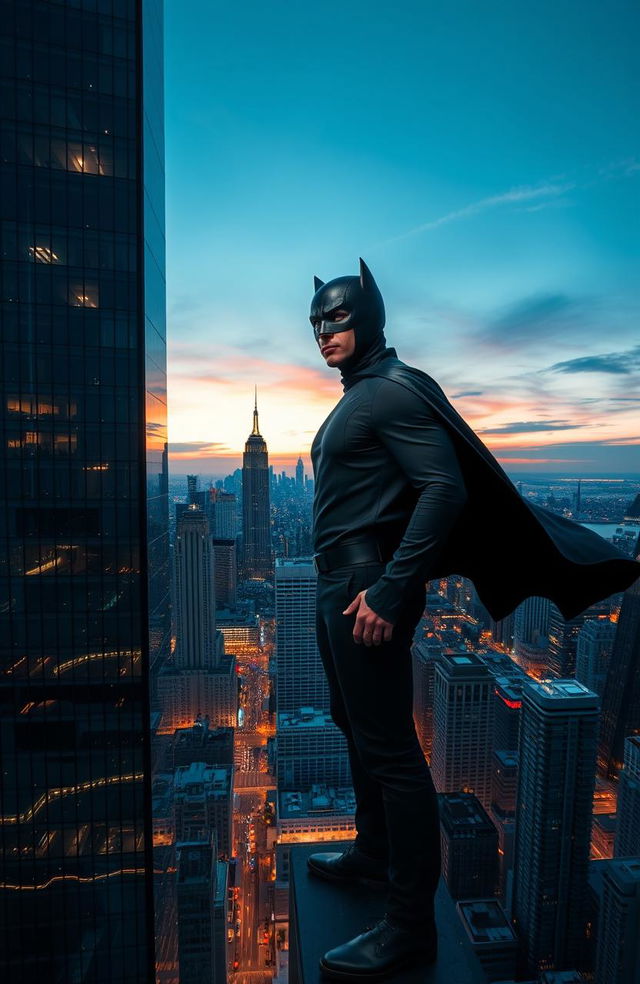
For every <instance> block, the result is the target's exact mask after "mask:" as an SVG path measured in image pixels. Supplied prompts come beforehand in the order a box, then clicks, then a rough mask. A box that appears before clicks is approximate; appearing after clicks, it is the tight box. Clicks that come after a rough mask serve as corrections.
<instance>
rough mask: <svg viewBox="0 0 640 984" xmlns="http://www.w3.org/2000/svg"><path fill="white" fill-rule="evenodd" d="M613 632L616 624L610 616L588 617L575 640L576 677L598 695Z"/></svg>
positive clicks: (607, 664)
mask: <svg viewBox="0 0 640 984" xmlns="http://www.w3.org/2000/svg"><path fill="white" fill-rule="evenodd" d="M615 634H616V624H615V622H612V621H611V619H610V618H606V617H605V618H590V619H587V621H586V622H585V623H584V625H583V626H582V628H581V629H580V631H579V632H578V636H577V640H576V677H577V679H578V680H579V681H580V683H584V685H585V687H588V689H589V690H595V692H596V693H597V694H599V695H600V696H602V694H603V691H604V682H605V680H606V678H607V668H608V666H609V661H610V659H611V650H612V649H613V640H614V638H615Z"/></svg>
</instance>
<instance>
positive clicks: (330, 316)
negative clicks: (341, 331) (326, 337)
mask: <svg viewBox="0 0 640 984" xmlns="http://www.w3.org/2000/svg"><path fill="white" fill-rule="evenodd" d="M339 312H343V313H344V318H336V317H335V316H336V315H337V314H338V313H339ZM350 313H351V312H350V311H347V309H346V308H345V307H344V306H343V305H338V307H335V308H331V310H330V311H324V312H323V313H322V316H320V315H319V314H312V315H310V317H309V321H310V322H311V324H312V326H313V334H314V335H315V337H316V340H317V339H318V338H319V337H320V331H319V329H320V325H321V324H322V322H323V321H335V323H336V324H338V325H339V324H341V323H342V322H343V321H346V320H347V318H348V317H349V315H350ZM323 334H329V332H323Z"/></svg>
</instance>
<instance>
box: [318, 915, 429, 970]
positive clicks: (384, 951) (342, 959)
mask: <svg viewBox="0 0 640 984" xmlns="http://www.w3.org/2000/svg"><path fill="white" fill-rule="evenodd" d="M437 955H438V933H437V928H436V924H435V921H432V922H431V923H429V924H428V925H427V926H426V928H425V927H423V926H420V927H416V928H415V929H409V928H407V927H405V926H400V925H399V924H398V923H395V922H393V921H391V920H390V918H389V917H388V916H387V915H386V914H385V916H384V917H383V918H382V919H380V920H379V922H377V923H376V924H375V925H374V926H371V927H367V929H366V930H365V932H364V933H360V935H359V936H356V937H355V938H354V939H352V940H349V942H348V943H343V944H342V945H341V946H337V947H335V948H334V949H333V950H327V952H326V953H325V955H324V956H323V957H322V959H321V960H320V969H321V970H322V972H323V974H324V975H325V976H326V977H329V978H331V979H333V980H338V981H379V980H382V979H383V978H384V977H390V976H391V975H392V974H395V972H396V971H397V970H399V969H401V968H402V967H408V966H410V965H414V964H416V965H423V964H424V965H426V964H431V963H434V962H435V960H436V959H437Z"/></svg>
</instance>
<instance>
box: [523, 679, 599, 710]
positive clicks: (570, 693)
mask: <svg viewBox="0 0 640 984" xmlns="http://www.w3.org/2000/svg"><path fill="white" fill-rule="evenodd" d="M522 696H523V697H528V698H529V699H530V700H532V701H533V702H534V703H536V704H539V705H541V706H543V707H545V706H546V707H548V708H549V709H554V710H559V709H565V708H567V709H568V708H573V707H575V708H576V709H577V708H578V707H579V708H580V709H581V710H590V709H591V708H597V707H598V706H599V703H600V698H599V697H598V695H597V694H596V693H595V692H594V691H593V690H589V688H588V687H585V685H584V684H583V683H580V681H579V680H575V679H571V678H570V679H562V680H554V679H551V678H549V679H547V680H532V679H531V678H528V679H527V681H526V684H525V686H524V687H523V688H522Z"/></svg>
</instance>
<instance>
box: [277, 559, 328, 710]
mask: <svg viewBox="0 0 640 984" xmlns="http://www.w3.org/2000/svg"><path fill="white" fill-rule="evenodd" d="M316 582H317V574H316V570H315V567H314V566H313V563H312V562H311V558H310V557H307V558H300V559H289V558H284V557H277V558H276V567H275V587H276V649H275V666H276V680H277V690H276V693H277V703H276V706H277V712H278V714H283V713H295V712H297V711H298V710H299V709H300V708H301V707H302V706H304V705H306V706H311V707H315V708H316V709H317V710H323V711H328V710H329V687H328V684H327V678H326V675H325V672H324V668H323V666H322V660H321V659H320V653H319V652H318V644H317V642H316Z"/></svg>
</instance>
